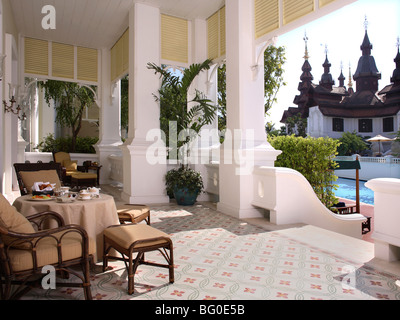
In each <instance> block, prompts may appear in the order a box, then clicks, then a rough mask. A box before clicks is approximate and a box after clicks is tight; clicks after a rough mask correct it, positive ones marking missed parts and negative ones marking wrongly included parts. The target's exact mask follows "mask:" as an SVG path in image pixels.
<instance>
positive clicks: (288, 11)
mask: <svg viewBox="0 0 400 320" xmlns="http://www.w3.org/2000/svg"><path fill="white" fill-rule="evenodd" d="M313 11H314V0H283V24H288V23H290V22H292V21H294V20H296V19H298V18H301V17H303V16H305V15H307V14H309V13H311V12H313Z"/></svg>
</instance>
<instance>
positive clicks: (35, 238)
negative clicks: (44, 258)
mask: <svg viewBox="0 0 400 320" xmlns="http://www.w3.org/2000/svg"><path fill="white" fill-rule="evenodd" d="M1 231H2V230H1V229H0V232H1ZM70 232H75V233H78V234H79V235H80V236H81V238H82V248H83V252H84V255H85V256H87V255H88V254H89V236H88V234H87V232H86V230H85V229H84V228H83V227H81V226H79V225H73V224H70V225H66V226H62V227H59V228H55V229H48V230H45V231H39V232H35V233H18V232H13V231H10V230H6V233H4V234H5V235H7V236H8V237H11V238H14V239H15V243H18V244H21V243H31V246H32V249H33V248H34V247H36V245H37V243H39V242H40V240H42V239H44V238H48V237H50V238H54V239H57V241H61V238H62V237H64V236H65V234H67V233H70ZM57 233H61V234H62V236H61V237H60V239H58V238H57V237H56V236H55V234H57ZM13 243H14V241H13V242H12V243H10V244H9V247H12V246H13Z"/></svg>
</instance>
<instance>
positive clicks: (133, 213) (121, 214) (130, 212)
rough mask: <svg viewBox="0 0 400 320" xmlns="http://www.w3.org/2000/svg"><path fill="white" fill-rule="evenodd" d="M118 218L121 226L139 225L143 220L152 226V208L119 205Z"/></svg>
mask: <svg viewBox="0 0 400 320" xmlns="http://www.w3.org/2000/svg"><path fill="white" fill-rule="evenodd" d="M117 212H118V218H119V221H120V222H121V224H124V223H126V222H131V223H139V222H141V221H143V220H145V221H146V223H147V224H148V225H150V208H149V207H148V206H146V205H144V204H122V205H117Z"/></svg>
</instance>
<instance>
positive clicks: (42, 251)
mask: <svg viewBox="0 0 400 320" xmlns="http://www.w3.org/2000/svg"><path fill="white" fill-rule="evenodd" d="M66 232H68V231H63V232H59V233H56V234H54V235H53V236H55V237H56V238H59V237H60V236H61V235H62V234H64V233H66ZM36 252H37V267H39V268H40V267H43V266H46V265H50V264H56V263H57V262H58V252H57V241H56V240H55V239H52V238H44V239H42V240H40V242H39V244H38V245H37V249H36ZM95 252H96V244H95V242H94V241H93V240H92V239H90V238H89V254H95ZM61 253H62V260H63V261H64V262H65V261H68V260H72V259H77V258H80V257H82V237H81V236H80V235H79V234H78V233H76V232H69V233H66V235H65V236H64V237H63V239H62V241H61ZM9 258H10V262H11V267H12V270H13V271H14V272H19V271H25V270H31V269H32V268H33V259H32V251H31V250H19V249H11V250H10V251H9Z"/></svg>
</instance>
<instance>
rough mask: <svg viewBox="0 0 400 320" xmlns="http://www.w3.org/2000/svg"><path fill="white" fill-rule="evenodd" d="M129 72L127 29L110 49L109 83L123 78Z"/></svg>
mask: <svg viewBox="0 0 400 320" xmlns="http://www.w3.org/2000/svg"><path fill="white" fill-rule="evenodd" d="M128 70H129V29H128V30H126V31H125V32H124V34H123V35H122V36H121V38H119V39H118V41H117V42H116V43H115V44H114V46H113V47H112V48H111V81H114V80H115V79H117V78H120V77H121V76H123V75H124V74H125V73H126V72H128Z"/></svg>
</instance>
